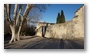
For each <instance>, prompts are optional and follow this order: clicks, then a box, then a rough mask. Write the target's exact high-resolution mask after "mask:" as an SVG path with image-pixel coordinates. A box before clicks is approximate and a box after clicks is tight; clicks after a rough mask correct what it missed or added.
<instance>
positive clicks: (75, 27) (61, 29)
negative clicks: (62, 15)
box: [36, 5, 84, 39]
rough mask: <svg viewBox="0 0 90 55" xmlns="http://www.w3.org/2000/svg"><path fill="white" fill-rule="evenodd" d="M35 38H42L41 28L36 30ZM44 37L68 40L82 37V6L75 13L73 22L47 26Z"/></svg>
mask: <svg viewBox="0 0 90 55" xmlns="http://www.w3.org/2000/svg"><path fill="white" fill-rule="evenodd" d="M36 35H37V36H42V28H41V27H40V28H38V31H37V33H36ZM45 37H47V38H58V39H61V38H63V39H70V38H80V37H84V5H83V6H81V7H80V8H79V9H78V10H77V11H76V12H75V17H74V18H73V20H70V21H67V22H65V23H62V24H54V25H49V26H48V27H47V29H46V33H45Z"/></svg>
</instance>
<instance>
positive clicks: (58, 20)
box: [56, 13, 60, 23]
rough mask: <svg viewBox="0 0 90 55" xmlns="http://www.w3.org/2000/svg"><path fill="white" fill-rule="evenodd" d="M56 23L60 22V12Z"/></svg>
mask: <svg viewBox="0 0 90 55" xmlns="http://www.w3.org/2000/svg"><path fill="white" fill-rule="evenodd" d="M56 23H60V13H58V16H57V20H56Z"/></svg>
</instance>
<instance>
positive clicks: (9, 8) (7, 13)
mask: <svg viewBox="0 0 90 55" xmlns="http://www.w3.org/2000/svg"><path fill="white" fill-rule="evenodd" d="M34 9H35V10H37V11H38V10H40V12H43V11H45V5H41V4H4V17H5V19H6V20H7V21H8V23H9V26H10V29H11V32H12V37H11V40H10V41H9V43H12V42H13V41H16V40H18V41H19V40H20V37H19V36H20V31H21V28H22V25H23V24H24V23H26V22H27V21H28V20H29V21H30V20H31V19H33V20H34V19H35V20H37V18H38V15H36V14H35V13H34V12H32V11H33V10H34ZM31 13H32V14H33V15H32V14H31Z"/></svg>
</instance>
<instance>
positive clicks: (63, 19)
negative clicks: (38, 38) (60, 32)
mask: <svg viewBox="0 0 90 55" xmlns="http://www.w3.org/2000/svg"><path fill="white" fill-rule="evenodd" d="M64 22H65V16H64V11H63V10H61V23H64Z"/></svg>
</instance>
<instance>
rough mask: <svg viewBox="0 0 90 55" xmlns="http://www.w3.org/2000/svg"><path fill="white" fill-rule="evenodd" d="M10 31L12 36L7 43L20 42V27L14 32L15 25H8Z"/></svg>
mask: <svg viewBox="0 0 90 55" xmlns="http://www.w3.org/2000/svg"><path fill="white" fill-rule="evenodd" d="M10 29H11V32H12V36H11V40H10V41H9V43H12V42H15V41H19V40H20V37H19V36H20V30H21V26H19V29H18V30H16V28H15V25H10Z"/></svg>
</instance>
